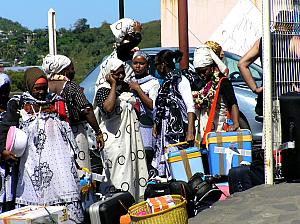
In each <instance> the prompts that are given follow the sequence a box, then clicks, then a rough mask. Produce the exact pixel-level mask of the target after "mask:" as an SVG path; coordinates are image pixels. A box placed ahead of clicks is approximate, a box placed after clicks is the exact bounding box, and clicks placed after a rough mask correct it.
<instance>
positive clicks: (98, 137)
mask: <svg viewBox="0 0 300 224" xmlns="http://www.w3.org/2000/svg"><path fill="white" fill-rule="evenodd" d="M96 142H97V149H98V150H99V151H101V150H102V149H103V148H104V139H103V133H102V131H99V132H98V133H96Z"/></svg>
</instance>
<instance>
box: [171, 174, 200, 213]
mask: <svg viewBox="0 0 300 224" xmlns="http://www.w3.org/2000/svg"><path fill="white" fill-rule="evenodd" d="M169 186H170V191H171V194H179V195H182V196H183V197H184V198H185V199H186V201H187V204H186V210H187V213H188V217H189V218H191V217H194V216H195V205H194V197H195V195H194V194H193V191H192V189H191V188H190V186H189V184H188V183H187V182H185V181H182V180H171V181H170V185H169Z"/></svg>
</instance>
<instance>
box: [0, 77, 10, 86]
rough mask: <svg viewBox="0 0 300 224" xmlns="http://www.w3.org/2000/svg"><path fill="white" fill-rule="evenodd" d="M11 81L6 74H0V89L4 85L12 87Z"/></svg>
mask: <svg viewBox="0 0 300 224" xmlns="http://www.w3.org/2000/svg"><path fill="white" fill-rule="evenodd" d="M10 84H11V80H10V78H9V76H8V75H6V74H4V73H0V88H1V87H2V86H4V85H10Z"/></svg>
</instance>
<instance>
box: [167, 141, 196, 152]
mask: <svg viewBox="0 0 300 224" xmlns="http://www.w3.org/2000/svg"><path fill="white" fill-rule="evenodd" d="M194 142H195V143H196V144H197V145H198V146H199V143H200V142H199V141H198V140H194ZM187 144H189V146H190V147H191V146H192V142H187V141H184V142H177V143H174V144H169V145H167V146H165V150H166V149H168V148H171V147H174V146H179V145H187ZM199 148H200V147H199Z"/></svg>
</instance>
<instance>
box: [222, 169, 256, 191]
mask: <svg viewBox="0 0 300 224" xmlns="http://www.w3.org/2000/svg"><path fill="white" fill-rule="evenodd" d="M228 185H229V193H230V194H233V193H235V192H241V191H245V190H247V189H249V188H251V187H253V184H252V178H251V170H250V166H245V165H242V166H238V167H233V168H231V169H230V170H229V173H228Z"/></svg>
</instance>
